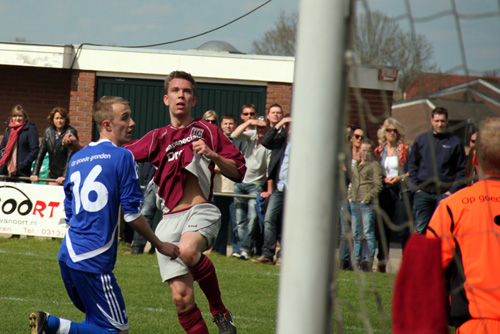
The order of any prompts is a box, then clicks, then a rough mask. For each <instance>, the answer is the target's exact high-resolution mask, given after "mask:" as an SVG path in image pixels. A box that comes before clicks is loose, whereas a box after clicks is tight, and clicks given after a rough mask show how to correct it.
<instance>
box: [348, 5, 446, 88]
mask: <svg viewBox="0 0 500 334" xmlns="http://www.w3.org/2000/svg"><path fill="white" fill-rule="evenodd" d="M352 47H353V48H354V50H356V52H357V54H358V56H359V58H360V62H361V64H366V65H376V66H393V67H396V68H398V69H399V70H400V77H399V87H400V89H402V90H404V89H405V88H406V87H408V85H409V84H410V83H411V82H412V81H413V79H414V78H415V77H416V75H417V74H418V73H419V72H423V71H435V70H437V66H436V64H433V63H432V55H433V47H432V44H431V43H430V42H429V41H428V40H427V39H426V38H425V36H423V35H413V34H411V33H409V32H406V31H404V30H402V29H401V27H400V26H399V25H398V24H397V23H396V22H395V21H393V20H392V19H390V18H389V17H387V16H386V15H384V14H382V13H380V12H377V11H374V12H367V13H364V14H361V15H360V16H359V17H358V19H357V21H356V23H355V24H354V25H353V38H352Z"/></svg>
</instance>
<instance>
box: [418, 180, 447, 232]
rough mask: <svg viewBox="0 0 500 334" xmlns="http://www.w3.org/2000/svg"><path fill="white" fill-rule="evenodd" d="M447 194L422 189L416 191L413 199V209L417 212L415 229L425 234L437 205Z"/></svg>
mask: <svg viewBox="0 0 500 334" xmlns="http://www.w3.org/2000/svg"><path fill="white" fill-rule="evenodd" d="M445 197H446V196H443V195H441V194H440V195H438V194H431V193H428V192H426V191H423V190H420V191H418V192H416V193H415V197H414V199H413V211H414V214H415V230H416V232H417V233H421V234H425V231H426V230H427V225H429V221H430V220H431V218H432V215H433V214H434V210H436V207H437V205H438V204H439V201H441V199H443V198H445Z"/></svg>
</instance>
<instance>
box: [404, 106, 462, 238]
mask: <svg viewBox="0 0 500 334" xmlns="http://www.w3.org/2000/svg"><path fill="white" fill-rule="evenodd" d="M431 124H432V129H433V130H432V132H425V133H422V134H420V135H418V136H417V138H415V141H414V143H413V146H412V149H411V152H410V159H409V160H408V171H409V173H410V176H409V179H410V182H411V183H412V184H413V185H414V186H417V187H418V189H417V191H416V192H415V198H414V202H413V211H414V213H415V224H416V226H415V229H416V231H417V232H418V233H423V234H425V231H426V229H427V225H428V224H429V221H430V219H431V217H432V214H433V213H434V210H435V209H436V206H437V205H438V203H439V201H440V200H441V199H443V198H445V197H448V196H449V195H451V194H453V193H454V192H456V191H457V190H459V189H460V188H462V187H464V182H463V180H464V175H465V161H466V156H465V150H464V145H463V144H462V142H461V140H460V138H458V137H457V136H455V135H454V134H453V133H451V132H448V131H447V126H448V110H446V109H445V108H441V107H438V108H435V109H434V110H433V111H432V118H431Z"/></svg>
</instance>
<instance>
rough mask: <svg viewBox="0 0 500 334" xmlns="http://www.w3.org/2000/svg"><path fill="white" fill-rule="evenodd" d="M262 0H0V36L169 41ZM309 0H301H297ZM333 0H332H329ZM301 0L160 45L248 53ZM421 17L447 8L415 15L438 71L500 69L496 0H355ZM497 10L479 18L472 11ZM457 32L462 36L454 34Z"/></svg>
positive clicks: (403, 22) (401, 17)
mask: <svg viewBox="0 0 500 334" xmlns="http://www.w3.org/2000/svg"><path fill="white" fill-rule="evenodd" d="M266 1H267V0H203V1H200V0H197V1H194V0H183V1H176V2H174V1H168V0H141V1H137V0H120V1H118V0H103V1H96V0H86V1H79V0H69V1H60V0H57V1H54V0H47V1H35V0H3V1H2V2H0V17H2V19H1V20H0V41H3V42H12V41H15V40H16V38H17V39H22V40H23V41H26V42H29V43H42V44H80V43H97V44H106V45H115V46H124V45H148V44H155V43H162V42H167V41H173V40H177V39H181V38H185V37H189V36H192V35H197V34H200V33H203V32H205V31H208V30H211V29H213V28H216V27H218V26H221V25H223V24H225V23H227V22H229V21H231V20H234V19H236V18H237V17H239V16H241V15H243V14H245V13H247V12H249V11H251V10H252V9H254V8H256V7H258V6H260V5H262V4H264V3H265V2H266ZM303 1H307V0H303ZM332 1H333V0H332ZM299 2H300V1H299V0H272V1H270V2H269V3H267V4H266V5H264V6H263V7H262V8H260V9H258V10H257V11H255V12H253V13H252V14H250V15H248V16H246V17H244V18H243V19H241V20H239V21H237V22H235V23H232V24H231V25H229V26H226V27H224V28H222V29H220V30H218V31H215V32H211V33H209V34H207V35H204V36H201V37H197V38H194V39H191V40H187V41H183V42H178V43H174V44H168V45H164V46H161V47H159V48H163V49H170V50H189V49H194V48H197V47H198V46H200V45H202V44H203V43H205V42H208V41H211V40H223V41H226V42H229V43H231V44H232V45H233V46H235V47H236V48H237V49H238V50H240V51H242V52H244V53H250V51H251V49H252V41H254V40H258V39H260V38H262V37H263V35H264V33H265V32H266V31H268V30H269V29H271V28H273V27H274V22H275V21H276V20H277V19H278V17H279V15H280V12H281V11H285V12H286V13H290V12H292V11H298V10H299V7H300V5H301V4H300V3H299ZM407 3H408V4H409V7H410V10H411V12H412V14H413V17H415V18H417V19H420V18H425V17H428V16H429V15H433V14H436V13H441V12H445V14H444V15H442V16H440V17H439V18H438V19H430V20H425V21H417V22H416V23H415V24H414V29H415V31H416V33H418V34H422V35H424V36H426V38H427V39H428V40H429V41H430V42H431V43H432V45H433V47H434V61H435V63H436V64H437V66H438V67H439V69H440V70H441V71H443V72H450V73H457V74H463V73H464V70H463V68H462V67H461V66H462V65H463V64H464V58H463V57H462V56H461V47H460V45H461V44H463V45H464V49H465V64H466V65H467V69H468V70H469V71H470V72H471V73H472V74H477V73H482V72H485V71H493V70H497V73H498V75H500V56H499V55H500V1H499V0H357V3H356V6H357V9H358V12H361V11H362V10H363V8H365V7H366V6H369V8H370V9H372V10H379V11H381V12H382V13H384V14H386V15H388V16H389V17H396V18H398V19H397V22H398V23H399V24H400V26H401V27H402V28H403V29H409V28H410V25H409V20H408V19H407V18H406V17H405V15H406V14H407V13H408V11H407V7H406V4H407ZM453 6H455V8H456V11H457V12H458V13H461V14H467V15H469V16H466V17H463V18H461V19H460V30H459V29H457V25H456V21H455V16H453V15H448V14H446V13H447V11H448V12H449V11H450V10H452V9H453ZM484 13H495V14H496V15H493V16H489V17H485V18H481V19H478V18H475V19H474V18H472V15H474V14H484ZM459 31H461V32H462V35H463V43H461V42H460V39H459V34H458V33H457V32H459Z"/></svg>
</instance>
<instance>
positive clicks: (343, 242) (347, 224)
mask: <svg viewBox="0 0 500 334" xmlns="http://www.w3.org/2000/svg"><path fill="white" fill-rule="evenodd" d="M350 214H351V212H350V210H349V202H348V201H347V199H343V200H340V201H339V225H340V242H339V257H340V260H345V261H350V258H349V234H350V232H351V220H350V219H349V215H350Z"/></svg>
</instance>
